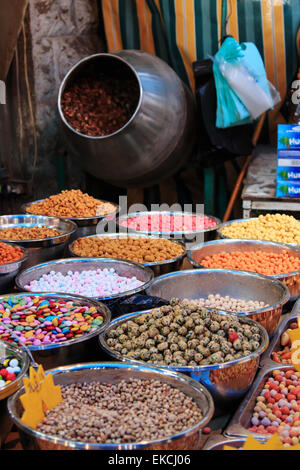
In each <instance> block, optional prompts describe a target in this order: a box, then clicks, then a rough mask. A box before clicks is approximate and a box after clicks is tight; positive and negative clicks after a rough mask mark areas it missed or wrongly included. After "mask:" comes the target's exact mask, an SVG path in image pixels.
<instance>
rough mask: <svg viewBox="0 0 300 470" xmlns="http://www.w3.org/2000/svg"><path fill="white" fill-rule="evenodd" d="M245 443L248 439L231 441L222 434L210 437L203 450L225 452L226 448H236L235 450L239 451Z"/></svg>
mask: <svg viewBox="0 0 300 470" xmlns="http://www.w3.org/2000/svg"><path fill="white" fill-rule="evenodd" d="M245 442H246V439H231V438H228V437H224V436H223V435H222V434H220V435H216V436H211V437H209V438H208V439H207V441H206V442H205V444H204V446H203V448H202V450H224V446H230V447H234V449H237V450H239V449H241V448H242V447H243V445H244V444H245Z"/></svg>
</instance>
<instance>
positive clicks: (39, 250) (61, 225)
mask: <svg viewBox="0 0 300 470" xmlns="http://www.w3.org/2000/svg"><path fill="white" fill-rule="evenodd" d="M43 226H45V227H47V228H49V229H54V230H57V231H58V232H60V234H59V235H56V236H55V237H47V238H41V239H37V240H8V239H5V238H3V239H1V233H0V241H2V242H5V243H9V244H11V245H16V244H18V245H20V246H22V247H24V248H26V250H27V253H28V258H27V260H26V262H25V263H24V265H23V268H29V267H30V266H34V265H35V264H37V263H41V262H42V261H48V260H50V259H53V258H58V257H60V256H61V255H62V254H63V252H64V250H65V248H66V246H67V243H68V241H69V240H70V237H71V236H72V235H73V234H74V233H75V231H76V224H75V223H74V222H72V221H70V220H63V219H60V218H58V217H45V216H43V215H2V216H1V217H0V230H5V229H12V228H17V227H27V228H29V227H43Z"/></svg>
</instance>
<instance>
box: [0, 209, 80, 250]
mask: <svg viewBox="0 0 300 470" xmlns="http://www.w3.org/2000/svg"><path fill="white" fill-rule="evenodd" d="M1 217H28V218H29V217H43V218H45V219H50V220H59V221H62V222H64V223H66V224H70V229H69V230H68V231H67V232H62V233H61V234H59V235H55V236H53V237H46V238H30V239H25V240H13V239H7V238H0V241H1V242H3V243H13V244H15V243H25V244H29V243H32V242H46V241H51V240H58V239H59V238H62V237H70V236H71V235H72V234H73V233H75V232H76V230H77V225H76V224H75V222H73V221H72V220H71V219H63V218H62V217H52V216H48V215H40V214H30V213H26V214H11V215H1V216H0V219H1ZM46 223H47V221H45V225H46ZM3 225H11V226H12V227H18V226H19V224H12V223H11V224H10V223H8V224H3ZM36 225H37V226H38V223H37V224H36ZM1 226H2V225H1ZM71 227H72V228H71ZM1 230H2V229H1V228H0V231H1ZM4 230H5V229H4ZM0 235H1V233H0Z"/></svg>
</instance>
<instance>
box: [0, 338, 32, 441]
mask: <svg viewBox="0 0 300 470" xmlns="http://www.w3.org/2000/svg"><path fill="white" fill-rule="evenodd" d="M9 356H12V357H16V358H18V360H19V361H20V363H21V366H22V367H21V372H19V374H18V376H17V377H16V379H15V380H13V381H12V382H10V383H9V384H7V385H5V386H4V387H1V388H0V448H1V444H2V443H3V442H4V441H5V439H6V437H7V435H8V434H9V432H10V430H11V428H12V425H13V423H12V421H11V420H10V418H9V415H8V413H7V398H8V397H9V396H11V395H13V394H14V393H15V392H16V391H17V390H18V389H19V388H20V387H21V386H22V379H23V377H24V375H25V374H26V373H27V370H28V367H29V358H28V355H27V354H26V352H25V351H24V350H23V349H20V348H19V347H18V346H16V345H15V344H14V343H8V342H6V341H1V340H0V360H1V359H4V358H7V357H9Z"/></svg>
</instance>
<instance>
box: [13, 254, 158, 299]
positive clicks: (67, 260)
mask: <svg viewBox="0 0 300 470" xmlns="http://www.w3.org/2000/svg"><path fill="white" fill-rule="evenodd" d="M90 261H92V262H94V261H95V262H98V261H104V262H105V263H106V262H107V263H109V262H111V261H113V262H118V263H120V264H127V265H131V266H135V267H136V268H138V269H140V270H141V271H144V272H147V273H148V274H149V276H150V279H149V280H148V281H146V282H144V284H142V285H141V286H140V287H136V288H135V289H131V290H128V291H124V292H120V293H119V294H113V295H111V296H106V297H101V296H100V297H86V298H87V299H93V300H97V301H101V300H102V301H105V300H113V299H118V298H120V297H123V296H128V295H134V294H136V293H137V292H140V291H141V290H144V289H146V288H147V287H149V285H150V284H151V283H152V282H153V279H154V272H153V271H152V269H150V268H149V267H148V266H145V265H143V264H141V263H136V262H135V261H127V260H124V259H123V260H121V259H118V258H77V257H74V258H63V259H61V258H60V259H56V260H51V261H47V262H46V263H41V264H36V265H35V266H31V267H30V268H28V269H24V270H23V271H21V272H20V273H18V274H17V276H16V279H15V284H16V286H17V288H18V289H23V290H24V289H25V286H23V285H21V284H20V281H19V279H20V277H21V276H22V275H23V274H26V273H29V272H32V271H34V270H35V269H37V268H42V267H44V266H49V268H50V266H51V265H54V264H55V265H59V264H64V263H75V262H90ZM27 292H30V293H31V294H34V293H35V292H34V291H31V290H28V291H27ZM54 293H55V292H53V294H54ZM56 293H57V294H59V292H56ZM68 295H73V294H68ZM74 295H75V294H74ZM84 297H85V296H84Z"/></svg>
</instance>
